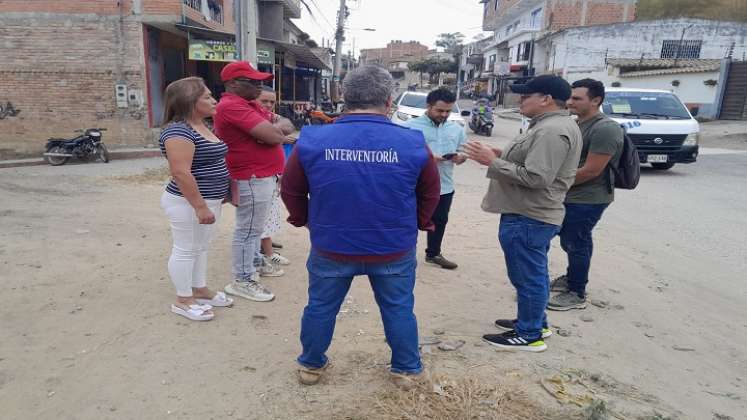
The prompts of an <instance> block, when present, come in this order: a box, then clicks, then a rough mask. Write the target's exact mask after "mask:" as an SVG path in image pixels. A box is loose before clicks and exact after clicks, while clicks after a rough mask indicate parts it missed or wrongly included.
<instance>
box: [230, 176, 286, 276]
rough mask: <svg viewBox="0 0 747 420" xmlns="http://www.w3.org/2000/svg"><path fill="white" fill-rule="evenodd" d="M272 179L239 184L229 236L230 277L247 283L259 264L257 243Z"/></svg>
mask: <svg viewBox="0 0 747 420" xmlns="http://www.w3.org/2000/svg"><path fill="white" fill-rule="evenodd" d="M277 179H278V178H277V177H276V176H268V177H266V178H254V177H253V178H252V179H249V180H242V181H239V206H238V207H237V208H236V229H235V230H234V234H233V245H232V250H233V269H232V271H233V278H234V279H235V280H236V281H249V280H251V279H252V277H253V276H254V273H255V272H256V271H257V268H256V267H257V266H259V264H261V261H262V260H261V256H260V254H259V250H260V240H261V236H262V232H263V231H264V230H265V224H266V223H267V217H268V215H269V214H270V207H271V206H272V201H273V197H274V196H273V193H274V191H275V186H276V185H277Z"/></svg>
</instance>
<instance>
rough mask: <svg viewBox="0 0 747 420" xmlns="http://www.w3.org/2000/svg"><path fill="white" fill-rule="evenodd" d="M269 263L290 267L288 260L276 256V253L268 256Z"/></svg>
mask: <svg viewBox="0 0 747 420" xmlns="http://www.w3.org/2000/svg"><path fill="white" fill-rule="evenodd" d="M270 261H271V262H272V263H273V264H276V265H290V263H291V262H290V260H289V259H287V258H285V257H284V256H282V255H280V254H278V253H277V252H273V253H272V255H270Z"/></svg>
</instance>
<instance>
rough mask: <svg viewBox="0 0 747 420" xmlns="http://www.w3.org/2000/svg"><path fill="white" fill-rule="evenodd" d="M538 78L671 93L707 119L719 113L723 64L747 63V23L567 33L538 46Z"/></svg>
mask: <svg viewBox="0 0 747 420" xmlns="http://www.w3.org/2000/svg"><path fill="white" fill-rule="evenodd" d="M535 57H536V66H537V69H538V72H541V73H554V74H558V75H561V76H563V77H565V78H566V79H567V80H568V81H570V82H573V81H575V80H579V79H583V78H586V77H591V78H594V79H598V80H601V81H603V82H604V83H605V85H607V86H611V85H613V84H614V85H619V86H624V87H638V88H652V89H665V90H670V91H672V92H674V93H676V94H677V95H678V96H679V97H680V98H681V99H682V100H683V102H685V103H686V104H688V106H689V107H690V108H691V109H694V108H697V109H698V110H699V115H700V116H702V117H704V118H715V117H716V116H717V115H718V112H719V106H718V105H719V99H718V98H719V95H720V92H721V86H722V84H723V83H724V82H725V81H724V80H722V78H723V76H724V72H722V70H721V61H722V60H724V59H733V60H741V61H744V60H745V59H747V23H741V22H723V21H711V20H703V19H667V20H651V21H637V22H629V23H618V24H610V25H597V26H590V27H584V28H567V29H565V30H562V31H558V32H555V33H552V34H547V35H546V36H544V37H542V38H540V39H538V40H537V41H536V54H535Z"/></svg>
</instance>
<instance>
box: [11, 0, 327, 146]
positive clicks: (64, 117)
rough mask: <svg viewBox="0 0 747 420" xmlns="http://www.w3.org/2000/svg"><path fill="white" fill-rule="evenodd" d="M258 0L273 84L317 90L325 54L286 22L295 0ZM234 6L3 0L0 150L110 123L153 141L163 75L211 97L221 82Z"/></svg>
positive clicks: (289, 93) (143, 141)
mask: <svg viewBox="0 0 747 420" xmlns="http://www.w3.org/2000/svg"><path fill="white" fill-rule="evenodd" d="M257 4H258V10H257V13H256V15H257V22H255V24H256V25H257V27H258V33H259V34H260V35H265V36H269V38H265V40H267V43H268V44H271V46H272V47H273V48H272V49H271V50H270V49H269V48H265V49H264V50H263V49H262V48H261V44H262V42H263V41H262V40H259V41H258V46H260V48H258V50H260V51H259V53H258V56H259V57H258V59H259V60H258V61H259V62H260V63H262V60H263V59H265V61H268V60H266V59H267V57H263V56H262V54H266V55H267V56H269V57H270V58H269V61H270V62H269V63H266V64H269V70H270V71H272V72H274V73H275V75H276V79H277V80H279V81H280V82H283V81H285V82H283V84H278V85H277V86H276V87H277V89H278V90H282V92H281V94H282V95H283V96H284V97H291V98H293V95H294V93H296V94H298V96H300V97H303V98H310V97H312V98H313V95H314V94H316V93H317V92H319V88H318V82H317V80H318V77H317V76H318V73H319V71H320V68H324V66H325V63H324V62H323V60H320V58H319V57H318V56H317V55H316V54H314V53H313V52H312V50H311V48H310V47H308V46H307V45H302V44H298V43H296V44H294V43H293V42H292V41H293V40H295V41H298V37H299V36H300V37H301V38H303V35H300V34H295V36H293V35H291V32H294V28H293V27H292V26H291V25H288V24H285V22H288V23H290V20H289V19H290V18H294V17H300V13H301V9H300V2H299V1H298V0H283V1H278V0H274V1H269V0H262V1H258V2H257ZM232 5H233V1H232V0H121V1H110V0H80V1H75V2H70V1H58V0H35V1H25V0H3V1H0V52H2V56H3V61H2V64H1V65H0V104H2V106H3V109H5V108H7V107H8V105H10V107H11V108H12V109H13V110H14V112H12V113H5V112H4V113H3V118H2V119H0V126H1V127H2V129H1V130H0V159H2V158H12V157H19V156H26V155H38V153H40V152H41V151H42V149H43V147H44V144H45V142H46V139H47V138H49V137H66V136H72V134H73V132H74V130H78V129H85V128H90V127H101V128H106V129H107V132H106V134H105V136H106V142H107V144H108V145H110V146H112V147H117V146H150V145H153V144H154V139H156V138H157V134H158V132H159V131H160V128H159V127H160V125H161V124H162V123H163V107H164V104H163V92H164V90H165V87H166V86H167V85H168V84H169V83H171V82H172V81H174V80H178V79H180V78H183V77H186V76H200V77H202V78H203V79H205V82H206V84H207V85H208V87H209V88H210V89H211V90H212V91H213V93H214V94H215V95H216V97H218V96H219V95H220V93H221V92H222V91H223V86H222V84H221V83H220V71H221V69H222V68H223V67H224V66H225V65H226V64H227V63H228V62H230V61H233V60H235V58H236V47H235V41H234V33H235V26H234V16H233V7H232ZM272 19H279V21H278V20H272ZM260 21H261V22H262V23H263V24H264V26H261V25H259V23H260ZM278 27H279V28H280V31H277V32H278V33H275V32H273V31H275V29H277V28H278ZM295 29H297V28H295ZM272 37H279V38H278V39H274V38H272ZM306 38H308V36H306ZM274 43H278V44H280V46H279V47H277V46H276V45H275V44H274ZM286 44H287V45H286ZM268 50H270V51H268ZM299 69H300V70H299ZM276 83H279V82H277V81H276ZM6 114H7V115H6Z"/></svg>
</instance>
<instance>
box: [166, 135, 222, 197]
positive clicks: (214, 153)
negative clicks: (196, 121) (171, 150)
mask: <svg viewBox="0 0 747 420" xmlns="http://www.w3.org/2000/svg"><path fill="white" fill-rule="evenodd" d="M174 138H180V139H187V140H189V141H191V142H192V143H194V145H195V154H194V157H193V158H192V176H194V177H195V180H196V181H197V187H198V188H199V189H200V195H202V198H204V199H206V200H222V199H224V198H226V195H228V189H229V177H228V168H227V167H226V159H225V156H226V152H228V146H226V144H225V143H223V142H222V141H218V142H212V141H210V140H207V139H206V138H205V137H203V136H202V135H201V134H200V133H198V132H197V131H195V130H194V129H193V128H192V127H190V126H189V125H188V124H186V123H184V122H175V123H171V124H169V125H168V126H167V127H166V128H165V129H164V130H163V132H161V138H160V139H159V141H158V143H159V144H160V146H161V153H162V154H163V155H164V156H166V144H165V143H166V141H168V140H171V139H174ZM180 141H184V140H180ZM166 191H168V192H169V193H171V194H174V195H177V196H180V197H181V196H182V193H181V191H179V186H178V185H177V184H176V181H174V179H173V178H172V179H171V182H169V185H168V186H166Z"/></svg>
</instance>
